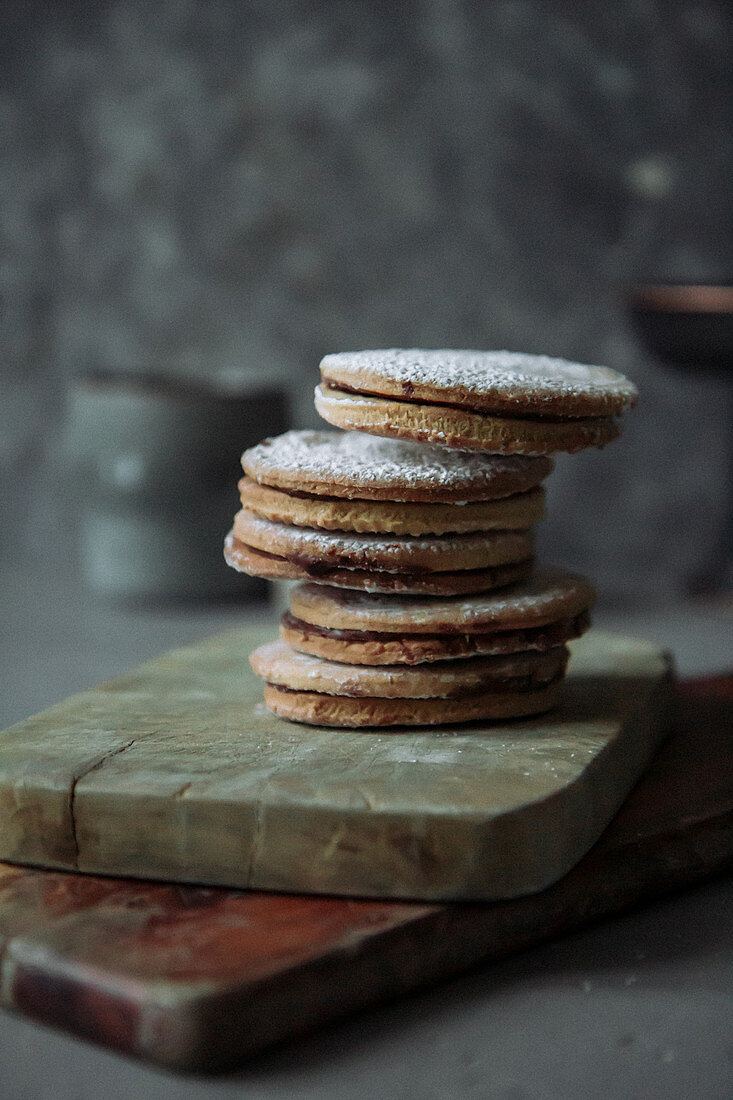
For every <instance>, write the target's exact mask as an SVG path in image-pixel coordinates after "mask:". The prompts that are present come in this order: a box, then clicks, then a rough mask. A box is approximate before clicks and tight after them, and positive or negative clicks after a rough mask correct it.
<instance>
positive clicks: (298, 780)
mask: <svg viewBox="0 0 733 1100" xmlns="http://www.w3.org/2000/svg"><path fill="white" fill-rule="evenodd" d="M257 640H258V639H257V638H256V637H254V636H253V635H252V634H251V633H250V632H248V631H238V632H234V633H229V634H226V635H222V636H218V637H215V638H212V639H210V640H208V641H206V642H204V643H202V644H199V645H196V646H191V647H187V648H185V649H181V650H176V651H173V652H171V653H168V654H166V655H164V656H163V657H160V658H158V659H156V660H154V661H151V662H150V663H148V664H146V665H143V666H142V667H141V668H139V669H137V670H136V671H134V672H132V673H131V674H130V675H128V676H125V677H121V678H120V679H117V680H114V681H111V682H109V683H106V684H103V685H101V686H100V687H98V688H95V689H94V690H92V691H89V692H86V693H84V694H82V695H79V696H76V697H74V698H72V699H70V700H67V701H66V702H64V703H62V704H60V705H59V706H56V707H51V708H50V709H49V710H47V711H44V712H43V713H42V714H40V715H38V716H36V717H35V718H32V719H28V720H27V721H25V722H22V723H20V724H19V725H17V726H14V727H12V728H11V729H10V730H8V731H7V732H6V733H5V734H4V735H3V737H2V741H1V742H0V857H2V858H3V859H7V860H10V861H12V862H17V863H30V864H38V865H42V866H46V867H56V868H64V869H68V870H79V871H85V872H93V873H106V874H115V875H134V876H136V877H139V878H156V879H166V880H173V881H178V882H188V883H205V884H208V885H227V886H236V887H250V888H259V889H273V890H284V891H298V892H305V893H323V894H345V895H352V896H371V897H376V896H379V897H393V898H417V899H428V900H448V899H451V900H456V899H460V900H469V899H470V900H488V899H493V898H499V897H512V896H516V895H519V894H526V893H531V892H534V891H536V890H539V889H543V888H544V887H546V886H547V885H549V884H550V883H551V882H553V881H555V880H556V879H557V878H559V877H560V876H561V875H563V874H565V873H566V872H567V871H568V870H569V869H570V868H571V867H572V866H573V865H574V864H575V863H576V862H577V861H578V860H579V859H580V858H581V856H582V855H583V854H584V852H586V851H587V850H588V848H589V847H590V846H591V845H592V844H593V843H594V842H595V841H596V840H597V839H598V836H599V835H600V833H601V832H602V830H603V828H604V827H605V826H606V825H607V824H608V822H609V820H610V819H611V817H612V816H613V814H614V813H615V812H616V810H617V809H618V807H619V805H620V804H621V802H622V800H623V798H624V797H625V795H626V794H627V793H628V791H629V789H630V788H631V786H632V785H633V784H634V782H635V781H636V780H637V779H638V776H639V774H640V772H641V770H642V769H643V768H644V767H645V765H646V764H647V763H648V760H649V758H650V755H651V753H652V752H653V750H654V748H655V746H656V744H657V743H658V741H659V738H660V736H661V734H662V732H663V728H664V714H665V700H666V695H667V687H668V665H667V661H666V659H665V657H664V655H663V654H661V653H660V652H659V651H658V650H657V649H655V648H654V647H653V646H651V645H649V644H648V643H646V642H642V641H638V640H633V639H628V638H623V637H619V636H613V635H608V634H601V633H591V634H589V635H587V636H586V637H585V638H583V639H581V640H580V641H579V642H578V643H577V644H576V645H575V647H574V656H573V659H572V660H571V666H570V676H569V679H568V682H567V685H566V691H565V699H564V702H563V704H562V706H561V707H560V708H559V709H558V710H556V711H554V712H552V713H551V714H548V715H546V716H541V717H540V718H535V719H528V720H525V721H519V722H501V723H496V724H494V725H485V726H481V725H478V724H475V723H474V724H471V725H465V726H453V727H444V728H441V729H436V730H421V729H416V730H400V731H395V732H386V731H381V730H376V731H369V732H362V731H359V732H353V731H348V730H331V729H318V728H313V727H304V726H299V725H296V724H292V723H288V722H283V721H281V720H280V719H278V718H275V717H274V716H273V715H271V714H270V713H269V712H268V711H267V710H266V709H265V708H264V706H263V705H262V703H261V695H260V691H261V688H260V685H259V682H258V681H257V680H256V679H255V677H254V676H253V674H252V673H251V672H250V670H249V668H248V664H247V654H248V653H249V651H250V650H251V648H252V644H253V642H256V641H257Z"/></svg>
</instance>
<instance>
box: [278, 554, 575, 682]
mask: <svg viewBox="0 0 733 1100" xmlns="http://www.w3.org/2000/svg"><path fill="white" fill-rule="evenodd" d="M594 602H595V590H594V588H593V586H592V585H591V583H590V582H589V581H587V580H586V579H585V578H584V577H581V576H579V575H578V574H576V573H568V572H565V571H564V570H559V569H543V570H537V571H536V572H534V573H533V574H532V575H531V576H530V577H528V578H527V579H526V580H524V581H522V582H520V583H518V584H515V585H513V586H512V587H511V588H507V589H503V590H501V591H497V592H484V593H481V594H476V595H472V596H470V597H452V598H446V599H423V598H421V597H417V596H414V597H413V596H402V597H401V598H400V599H386V598H382V597H380V596H379V595H378V594H374V593H363V592H348V591H342V590H340V589H338V588H331V587H328V586H323V585H312V584H304V585H299V586H298V587H297V588H295V589H294V591H293V592H292V594H291V599H290V615H291V616H292V617H293V618H294V619H295V620H297V621H298V622H300V623H305V624H307V625H309V626H312V627H321V628H325V629H327V630H338V631H342V632H343V631H349V632H351V631H357V632H362V633H365V634H368V635H371V634H375V633H376V634H380V635H381V634H387V635H392V636H396V637H397V638H400V637H408V636H409V637H411V636H413V635H415V636H417V637H425V636H426V635H428V636H430V638H433V637H434V636H435V635H447V636H449V637H451V638H455V637H456V636H457V635H461V634H470V635H474V634H488V635H494V634H498V633H502V634H503V633H504V632H514V631H519V632H521V634H523V633H524V632H525V631H528V630H535V629H537V628H541V629H545V628H547V627H548V626H549V625H551V624H557V623H566V624H567V623H572V621H573V620H574V619H575V618H576V617H578V616H582V615H584V614H587V612H588V611H589V609H590V608H591V607H592V606H593V604H594ZM521 634H520V636H521ZM364 663H365V664H367V663H369V662H367V661H365V662H364ZM394 663H396V662H394Z"/></svg>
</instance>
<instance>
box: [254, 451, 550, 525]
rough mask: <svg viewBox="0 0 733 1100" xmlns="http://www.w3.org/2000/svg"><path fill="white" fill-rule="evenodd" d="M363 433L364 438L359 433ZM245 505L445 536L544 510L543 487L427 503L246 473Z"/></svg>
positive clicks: (302, 519)
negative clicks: (324, 492)
mask: <svg viewBox="0 0 733 1100" xmlns="http://www.w3.org/2000/svg"><path fill="white" fill-rule="evenodd" d="M364 438H368V437H366V436H365V437H364ZM239 493H240V497H241V500H242V505H243V507H244V508H247V509H249V510H250V511H252V512H256V513H257V515H259V516H263V517H264V518H265V519H269V520H273V521H275V522H277V523H286V524H291V525H294V526H296V527H322V528H324V529H325V530H327V531H356V532H361V533H371V534H393V535H445V534H463V533H467V532H471V531H491V530H498V531H518V530H524V529H527V528H529V527H532V526H533V525H534V524H535V523H537V522H538V521H539V520H540V519H542V517H543V515H544V510H545V509H544V489H542V488H541V487H538V488H535V489H528V490H527V491H526V492H524V493H515V494H514V496H510V497H502V498H500V499H499V500H485V501H484V500H480V501H468V502H466V503H461V504H458V503H454V504H442V503H438V504H429V503H422V502H421V501H395V502H394V503H393V502H391V501H386V500H354V499H348V500H347V499H339V498H337V497H324V496H311V495H309V494H307V493H303V492H299V493H297V494H291V493H287V492H284V491H282V490H281V489H273V488H271V487H270V486H269V485H258V483H257V482H256V481H253V480H252V479H251V478H248V477H245V478H242V480H241V481H240V482H239Z"/></svg>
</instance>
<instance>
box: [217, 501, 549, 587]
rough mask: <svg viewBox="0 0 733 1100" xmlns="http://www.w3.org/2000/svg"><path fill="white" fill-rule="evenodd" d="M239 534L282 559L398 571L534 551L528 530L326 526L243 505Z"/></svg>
mask: <svg viewBox="0 0 733 1100" xmlns="http://www.w3.org/2000/svg"><path fill="white" fill-rule="evenodd" d="M233 530H234V536H235V538H237V539H238V540H239V541H240V542H243V543H244V544H245V545H246V546H251V547H253V548H254V549H255V550H262V551H266V552H267V553H269V554H275V555H277V556H278V557H281V558H288V559H294V560H296V561H300V562H307V563H312V564H315V565H320V564H323V565H330V566H333V565H336V566H341V567H343V568H346V569H379V570H386V571H387V572H394V573H411V572H416V573H435V572H440V571H443V572H445V571H451V572H452V571H455V570H460V569H486V568H487V567H488V566H492V565H506V564H507V563H509V562H515V561H523V560H525V559H526V558H529V557H531V556H532V552H533V549H534V542H533V538H532V535H531V534H530V533H529V532H528V531H489V532H483V531H476V532H471V533H469V534H463V535H430V536H428V535H426V536H423V537H420V538H412V537H410V536H400V535H372V534H358V533H354V532H343V533H342V532H340V531H324V530H316V529H314V528H311V527H293V526H291V525H290V524H286V523H275V522H273V521H271V520H268V519H263V518H262V517H261V516H258V515H256V514H255V513H254V512H250V511H249V510H248V509H242V510H241V511H239V512H237V514H236V516H235V517H234V527H233Z"/></svg>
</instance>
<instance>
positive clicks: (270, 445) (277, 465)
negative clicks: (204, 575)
mask: <svg viewBox="0 0 733 1100" xmlns="http://www.w3.org/2000/svg"><path fill="white" fill-rule="evenodd" d="M552 465H553V464H552V460H551V459H550V458H547V457H534V458H530V457H527V456H525V455H489V454H468V453H466V454H457V453H456V452H455V451H450V450H448V449H447V448H445V447H435V446H430V445H428V444H424V443H415V442H412V441H411V440H400V439H383V438H379V437H378V436H373V435H366V434H364V433H363V432H337V431H329V430H326V431H290V432H285V433H284V434H283V435H278V436H274V437H273V438H271V439H265V440H264V441H263V442H262V443H258V444H257V446H255V447H250V448H249V450H247V451H245V452H244V454H243V455H242V468H243V469H244V472H245V474H246V475H247V476H248V477H249V478H250V479H251V480H252V481H254V482H257V484H259V485H262V486H269V487H270V488H272V489H279V490H281V491H283V492H286V493H291V494H292V493H302V494H307V496H308V497H313V496H315V497H337V498H339V499H342V500H352V499H353V500H370V501H380V500H381V501H389V502H391V503H394V502H395V501H412V502H420V503H423V504H446V503H450V502H453V501H457V502H459V503H467V502H473V501H487V500H496V499H497V498H499V497H508V496H513V495H514V494H516V493H524V492H526V491H527V490H528V489H533V488H535V487H536V486H537V485H539V484H540V482H541V481H542V480H543V479H544V478H546V477H547V475H548V474H549V473H550V472H551V470H552ZM318 526H321V525H320V524H319V525H318Z"/></svg>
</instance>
